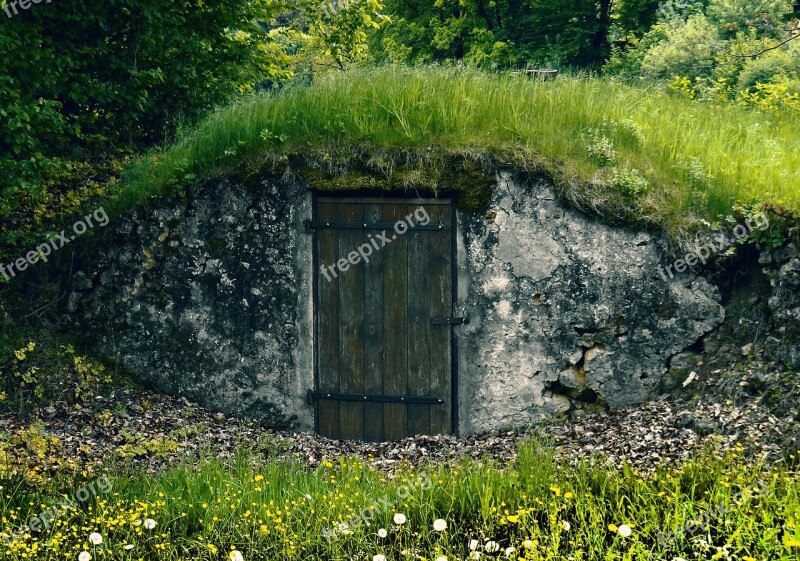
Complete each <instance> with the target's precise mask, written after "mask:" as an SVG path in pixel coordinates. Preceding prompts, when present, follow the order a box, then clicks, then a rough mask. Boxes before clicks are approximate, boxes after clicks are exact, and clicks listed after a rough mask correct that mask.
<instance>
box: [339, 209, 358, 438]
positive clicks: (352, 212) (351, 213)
mask: <svg viewBox="0 0 800 561" xmlns="http://www.w3.org/2000/svg"><path fill="white" fill-rule="evenodd" d="M338 215H339V219H340V220H354V221H358V220H363V219H364V205H362V204H361V203H351V202H347V203H341V204H340V205H339V213H338ZM363 237H364V232H362V231H360V230H351V231H341V232H339V260H340V262H342V261H341V260H342V259H344V260H347V258H348V255H352V253H353V252H354V251H355V250H356V248H357V247H358V246H359V245H361V243H362V239H363ZM343 269H346V270H343ZM338 275H339V371H340V373H341V374H340V386H341V391H342V392H343V393H363V392H364V265H363V263H358V264H356V265H352V264H350V263H347V264H346V265H343V266H342V267H340V268H339V270H338ZM340 407H341V418H340V423H339V427H340V430H341V437H342V438H347V439H354V440H361V439H363V438H364V404H363V403H352V402H346V401H345V402H342V403H341V406H340Z"/></svg>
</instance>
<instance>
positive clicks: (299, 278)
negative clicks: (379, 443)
mask: <svg viewBox="0 0 800 561" xmlns="http://www.w3.org/2000/svg"><path fill="white" fill-rule="evenodd" d="M310 215H311V196H310V192H309V191H308V190H307V188H306V186H305V185H303V184H302V183H298V182H294V181H278V180H273V179H265V180H263V181H262V182H261V184H260V185H259V187H258V188H256V189H254V190H248V189H246V188H244V187H242V186H240V185H236V184H234V183H232V182H228V181H220V182H218V183H216V184H214V185H208V186H206V187H204V188H202V189H199V190H196V191H195V192H193V193H191V195H190V197H189V198H188V199H186V200H179V201H168V202H164V203H163V204H162V205H161V206H160V207H159V208H156V209H149V210H140V211H138V212H137V213H136V214H134V215H131V216H128V217H126V218H124V219H120V220H118V221H116V222H115V223H114V224H113V225H112V227H111V230H110V231H109V234H108V238H107V240H106V243H105V244H103V245H102V246H101V250H100V253H99V254H98V255H95V256H94V257H93V258H92V259H91V264H90V265H87V266H85V267H84V269H83V270H82V271H80V272H79V273H78V274H76V275H74V276H73V279H72V289H73V290H72V293H71V296H70V298H69V314H68V316H67V318H66V321H67V322H68V323H70V324H71V325H72V326H73V327H74V328H77V329H80V330H82V331H83V332H84V333H87V334H88V335H89V337H90V339H91V343H92V344H93V346H94V347H95V348H96V350H97V351H98V352H100V353H101V354H103V355H105V356H107V357H110V358H113V359H116V360H117V361H118V362H119V364H120V365H121V366H122V367H123V368H125V369H126V370H128V371H130V372H131V373H133V374H134V375H136V376H138V377H139V378H141V379H143V380H146V381H148V382H151V383H153V384H154V385H155V386H157V387H158V388H160V389H161V390H163V391H166V392H169V393H174V394H180V395H186V396H187V397H188V398H189V399H192V400H195V401H197V402H199V403H201V404H203V405H205V406H207V407H210V408H212V409H216V410H220V411H223V412H225V413H228V414H233V415H240V416H249V417H254V418H257V419H260V420H261V421H263V422H264V423H266V424H269V425H275V426H292V427H294V428H297V429H301V430H309V429H311V428H312V427H313V418H312V409H311V407H310V406H308V405H307V404H306V403H305V392H306V391H307V390H308V389H309V388H311V387H312V384H313V360H312V349H313V344H312V343H313V342H312V324H313V322H312V320H313V317H312V304H311V298H310V294H311V282H310V279H311V242H312V237H311V236H310V235H308V234H307V233H305V232H304V229H303V226H302V221H303V219H305V218H308V217H310ZM457 239H458V255H457V260H458V279H457V280H458V304H459V309H458V310H455V312H456V313H459V312H461V313H465V314H466V315H467V316H468V317H469V318H470V320H471V323H469V324H468V325H466V326H459V327H455V328H454V330H455V331H454V332H455V334H456V340H457V348H458V371H459V381H458V383H459V386H458V387H459V404H458V405H459V429H460V431H461V432H480V431H486V430H492V429H498V428H503V427H510V426H519V425H525V424H528V423H533V422H536V421H538V420H541V419H544V418H547V417H551V416H554V415H560V414H563V413H565V412H567V411H569V410H573V409H582V408H592V407H607V406H608V407H611V408H619V407H625V406H629V405H634V404H637V403H641V402H642V401H644V400H646V399H647V398H648V397H651V396H652V395H654V393H655V392H656V390H657V388H658V384H659V380H660V379H661V378H662V377H663V375H664V373H665V372H666V370H667V365H668V361H669V360H670V357H671V356H673V355H675V354H677V353H679V352H681V351H682V350H684V349H685V348H687V347H689V346H691V345H692V344H693V343H694V342H695V341H697V340H698V338H700V337H702V336H703V335H704V334H706V333H708V332H709V331H710V330H712V329H714V328H715V326H716V325H718V324H719V323H720V322H721V321H722V319H723V317H724V312H723V309H722V308H721V306H720V305H719V304H718V302H717V301H718V295H717V293H716V290H715V289H714V288H713V287H712V286H711V285H710V284H708V283H707V282H705V281H703V280H702V279H695V280H691V279H689V278H688V277H686V278H681V279H675V280H671V281H670V282H666V281H665V280H664V279H662V278H661V277H660V276H659V275H658V273H657V267H658V262H659V255H660V249H659V243H658V240H657V239H656V238H654V237H653V236H651V235H649V234H646V233H640V232H633V231H628V230H624V229H615V228H611V227H608V226H604V225H602V224H600V223H598V222H597V221H595V220H593V219H590V218H587V217H585V216H584V215H582V214H580V213H578V212H576V211H574V210H571V209H567V208H564V207H562V206H560V205H559V204H558V203H557V202H556V201H555V198H554V195H553V191H552V188H551V186H550V185H549V184H548V183H547V182H545V181H534V182H528V181H523V180H521V179H519V178H516V177H515V176H514V175H513V174H512V173H511V172H510V171H506V172H502V173H500V174H499V175H498V176H497V185H496V188H495V190H494V195H493V199H492V202H491V209H490V212H489V214H487V216H483V215H480V216H477V215H470V214H464V213H459V214H458V232H457Z"/></svg>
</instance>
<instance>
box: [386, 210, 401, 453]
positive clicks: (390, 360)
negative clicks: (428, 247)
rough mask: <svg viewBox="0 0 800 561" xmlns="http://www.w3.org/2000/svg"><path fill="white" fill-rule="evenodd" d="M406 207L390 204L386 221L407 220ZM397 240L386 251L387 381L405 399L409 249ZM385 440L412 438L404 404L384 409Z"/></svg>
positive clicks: (390, 390)
mask: <svg viewBox="0 0 800 561" xmlns="http://www.w3.org/2000/svg"><path fill="white" fill-rule="evenodd" d="M405 210H406V205H405V204H402V203H395V204H386V205H385V206H384V210H383V212H384V219H385V220H387V221H391V222H394V221H396V220H398V219H399V218H402V217H403V216H405ZM386 235H387V236H388V237H389V238H391V237H392V236H395V239H394V240H392V242H391V243H390V244H389V245H387V246H386V247H383V248H382V249H381V250H380V251H381V253H382V254H383V260H384V261H383V270H384V282H383V300H384V308H385V313H384V329H383V337H384V349H385V352H384V367H383V372H384V379H383V390H384V392H385V393H386V394H387V395H405V394H406V393H407V391H408V245H407V242H406V238H405V236H396V234H395V233H394V232H392V231H387V232H386ZM383 418H384V438H385V439H386V440H397V439H400V438H404V437H405V436H407V434H408V406H407V405H405V404H402V403H387V404H385V405H384V417H383Z"/></svg>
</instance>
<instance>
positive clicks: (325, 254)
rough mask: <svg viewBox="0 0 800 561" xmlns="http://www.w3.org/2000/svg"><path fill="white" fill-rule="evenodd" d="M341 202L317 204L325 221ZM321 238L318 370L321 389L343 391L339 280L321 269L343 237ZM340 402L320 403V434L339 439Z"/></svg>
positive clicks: (326, 233)
mask: <svg viewBox="0 0 800 561" xmlns="http://www.w3.org/2000/svg"><path fill="white" fill-rule="evenodd" d="M337 213H338V205H336V204H329V203H321V204H317V216H318V217H319V218H320V219H321V220H333V219H334V218H336V216H337ZM316 240H317V271H316V275H317V277H316V281H317V282H316V286H317V298H318V302H317V317H318V321H317V373H318V376H319V378H318V379H319V389H320V391H329V392H339V389H340V384H339V279H338V278H336V277H333V276H332V275H331V274H330V273H327V276H328V279H330V280H327V279H326V277H325V276H324V275H323V274H322V272H321V271H320V268H319V267H320V266H323V265H324V266H327V265H331V264H333V263H335V262H336V260H337V259H338V258H339V237H338V233H337V232H336V231H335V230H320V231H318V232H317V233H316ZM339 409H340V404H339V402H338V401H321V402H319V404H318V405H317V415H318V427H319V433H320V434H321V435H323V436H327V437H329V438H339V435H340V431H339V419H340V414H339Z"/></svg>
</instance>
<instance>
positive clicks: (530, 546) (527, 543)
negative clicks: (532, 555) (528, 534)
mask: <svg viewBox="0 0 800 561" xmlns="http://www.w3.org/2000/svg"><path fill="white" fill-rule="evenodd" d="M522 547H524V548H525V549H533V542H532V541H531V540H525V541H524V542H522Z"/></svg>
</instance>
